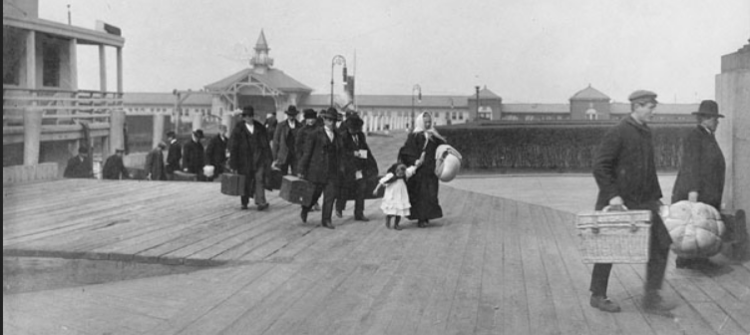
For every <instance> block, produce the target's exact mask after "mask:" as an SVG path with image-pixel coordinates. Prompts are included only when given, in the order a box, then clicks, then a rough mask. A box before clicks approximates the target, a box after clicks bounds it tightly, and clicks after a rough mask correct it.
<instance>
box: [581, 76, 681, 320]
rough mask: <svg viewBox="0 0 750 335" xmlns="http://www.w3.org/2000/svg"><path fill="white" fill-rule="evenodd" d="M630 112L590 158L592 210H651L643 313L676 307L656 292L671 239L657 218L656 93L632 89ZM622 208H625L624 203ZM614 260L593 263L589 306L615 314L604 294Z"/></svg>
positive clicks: (616, 309)
mask: <svg viewBox="0 0 750 335" xmlns="http://www.w3.org/2000/svg"><path fill="white" fill-rule="evenodd" d="M629 100H630V110H631V113H630V115H628V116H627V117H625V118H624V119H622V120H621V121H620V122H619V123H618V124H617V125H616V126H614V127H612V128H611V129H610V130H609V131H608V132H607V133H606V134H605V135H604V138H603V139H602V142H601V145H600V147H599V148H598V149H597V151H596V154H595V156H594V162H593V163H594V164H593V165H594V166H593V172H594V178H595V179H596V184H597V185H598V186H599V196H598V198H597V202H596V207H595V209H596V210H598V211H600V210H603V209H604V208H605V207H610V208H620V209H625V208H626V209H630V210H636V209H637V210H649V211H651V213H652V214H651V228H650V229H651V240H650V249H649V259H648V263H647V265H646V283H645V293H644V297H643V300H642V301H641V306H642V308H643V310H644V311H646V312H650V313H655V314H666V313H669V311H670V310H671V309H673V308H675V307H676V305H675V304H673V303H669V302H667V301H665V300H664V299H662V297H661V295H660V294H659V290H660V289H661V286H662V283H663V282H664V274H665V270H666V268H667V258H668V256H669V246H670V244H672V239H671V237H670V236H669V232H668V231H667V229H666V227H665V226H664V222H662V220H661V216H659V207H660V206H661V204H662V203H661V197H662V193H661V187H660V186H659V179H658V178H657V176H656V164H655V159H654V145H653V140H652V135H651V129H650V128H649V127H648V125H647V123H648V122H649V121H650V120H651V118H652V117H653V114H654V109H656V105H657V104H658V102H657V101H656V93H654V92H650V91H644V90H640V91H635V92H633V94H631V95H630V97H629ZM623 206H624V207H623ZM611 269H612V264H604V263H597V264H594V270H593V272H592V274H591V287H590V290H591V300H590V304H591V306H592V307H594V308H598V309H600V310H602V311H605V312H611V313H614V312H619V311H620V306H619V305H618V304H617V303H616V302H614V301H612V300H610V299H608V298H607V284H608V281H609V274H610V271H611Z"/></svg>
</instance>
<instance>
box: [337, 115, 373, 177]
mask: <svg viewBox="0 0 750 335" xmlns="http://www.w3.org/2000/svg"><path fill="white" fill-rule="evenodd" d="M339 135H341V147H342V152H341V161H342V165H343V166H342V169H343V181H344V182H353V181H355V180H356V176H357V171H362V177H363V178H370V177H373V176H377V175H378V163H377V162H376V161H375V157H373V155H372V151H370V147H369V146H368V145H367V138H366V137H365V134H364V133H362V132H355V133H351V132H349V130H348V128H346V127H344V128H341V130H340V131H339ZM354 137H356V138H357V141H355V140H354ZM357 150H367V159H362V158H358V157H355V156H354V152H355V151H357Z"/></svg>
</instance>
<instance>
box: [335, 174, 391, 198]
mask: <svg viewBox="0 0 750 335" xmlns="http://www.w3.org/2000/svg"><path fill="white" fill-rule="evenodd" d="M381 178H383V176H372V177H368V178H365V183H366V185H367V186H365V200H367V199H381V198H383V196H384V195H385V187H381V188H380V189H379V190H378V194H376V195H373V194H372V191H374V190H375V187H377V186H378V181H380V179H381ZM350 185H351V186H350ZM355 192H356V187H355V185H354V184H353V183H351V184H349V185H346V186H344V187H342V188H341V193H342V194H341V197H342V199H344V200H347V201H348V200H354V196H355Z"/></svg>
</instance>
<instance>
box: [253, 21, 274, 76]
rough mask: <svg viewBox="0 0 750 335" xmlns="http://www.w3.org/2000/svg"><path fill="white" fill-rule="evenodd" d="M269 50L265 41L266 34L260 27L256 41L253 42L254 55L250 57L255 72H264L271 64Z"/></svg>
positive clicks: (271, 59)
mask: <svg viewBox="0 0 750 335" xmlns="http://www.w3.org/2000/svg"><path fill="white" fill-rule="evenodd" d="M269 50H271V49H270V48H269V47H268V43H267V42H266V34H265V33H264V32H263V29H261V30H260V36H258V42H256V43H255V55H254V56H253V58H252V59H250V65H252V66H253V71H254V72H255V73H261V74H263V73H266V72H267V71H268V69H269V68H271V66H273V58H271V57H269V56H268V51H269Z"/></svg>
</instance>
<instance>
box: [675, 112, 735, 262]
mask: <svg viewBox="0 0 750 335" xmlns="http://www.w3.org/2000/svg"><path fill="white" fill-rule="evenodd" d="M693 115H695V116H696V117H697V121H698V127H696V128H694V129H693V131H691V132H690V133H689V134H688V135H687V137H686V138H685V140H684V141H683V143H684V145H683V149H682V162H681V163H680V171H679V172H678V173H677V180H676V181H675V183H674V188H673V190H672V203H673V204H674V203H676V202H678V201H682V200H688V201H691V202H702V203H704V204H707V205H711V206H713V207H714V208H716V210H721V197H722V193H723V192H724V174H725V172H726V163H725V162H724V154H722V152H721V148H720V147H719V144H718V143H717V142H716V137H715V136H714V134H715V133H716V128H717V127H718V126H719V118H722V117H724V115H721V114H719V106H718V105H717V104H716V102H715V101H713V100H704V101H703V102H701V104H700V107H699V108H698V111H697V112H694V113H693ZM675 263H676V264H677V268H697V267H701V266H706V265H710V262H709V261H708V259H707V258H685V257H681V256H677V259H676V260H675Z"/></svg>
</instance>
